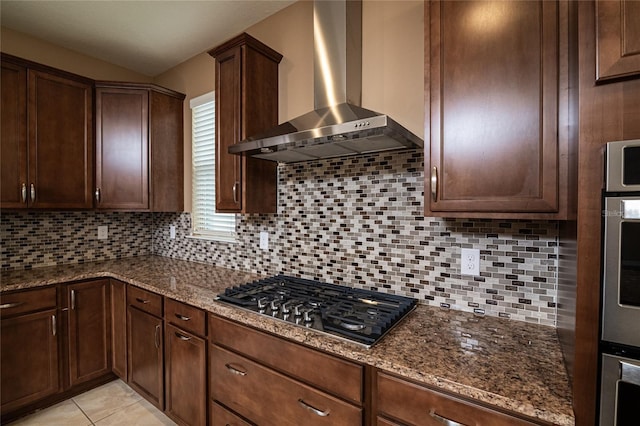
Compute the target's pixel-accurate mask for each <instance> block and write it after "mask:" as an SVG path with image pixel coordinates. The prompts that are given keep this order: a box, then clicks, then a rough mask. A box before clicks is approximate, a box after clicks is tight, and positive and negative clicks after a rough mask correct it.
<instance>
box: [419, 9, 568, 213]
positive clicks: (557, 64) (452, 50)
mask: <svg viewBox="0 0 640 426" xmlns="http://www.w3.org/2000/svg"><path fill="white" fill-rule="evenodd" d="M568 8H569V6H568V5H566V4H565V3H564V2H561V3H557V2H551V1H518V2H502V1H483V2H477V1H456V2H449V1H442V2H440V1H432V2H430V3H429V4H428V5H425V23H427V25H426V26H425V49H426V52H425V75H426V78H427V79H426V80H425V81H426V82H427V84H426V92H427V93H426V98H425V99H426V102H427V108H426V110H427V111H430V116H429V113H427V116H428V117H429V120H428V121H427V131H426V132H425V133H426V134H427V135H430V139H431V143H430V145H429V144H426V145H425V215H426V216H443V217H487V218H492V217H494V218H497V217H500V218H530V219H535V218H539V219H543V218H544V219H566V218H568V217H569V215H570V214H571V210H572V207H571V200H572V197H571V194H570V188H571V182H572V179H574V177H575V173H572V170H573V169H575V164H574V161H575V158H574V154H575V152H574V151H573V150H572V149H573V148H572V146H573V144H572V140H571V137H570V134H569V133H568V132H567V130H566V128H567V127H568V125H567V122H568V119H569V118H568V111H569V107H568V106H569V103H570V102H571V101H572V98H571V97H570V95H569V92H568V86H569V84H568V81H569V73H570V71H569V70H570V68H571V66H570V63H569V55H568V52H569V49H568V46H569V36H568V33H569V30H568V28H569V26H568V16H569V10H568ZM561 120H562V125H560V124H559V122H560V121H561Z"/></svg>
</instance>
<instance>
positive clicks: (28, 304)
mask: <svg viewBox="0 0 640 426" xmlns="http://www.w3.org/2000/svg"><path fill="white" fill-rule="evenodd" d="M55 307H56V287H55V286H53V287H46V288H39V289H35V290H27V291H21V292H18V293H9V294H7V293H2V294H0V317H2V318H5V317H11V316H15V315H20V314H24V313H27V312H37V311H42V310H44V309H51V308H55Z"/></svg>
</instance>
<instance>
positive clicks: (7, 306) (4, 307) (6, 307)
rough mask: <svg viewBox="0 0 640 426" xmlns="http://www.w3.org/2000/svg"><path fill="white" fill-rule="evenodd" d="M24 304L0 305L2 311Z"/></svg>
mask: <svg viewBox="0 0 640 426" xmlns="http://www.w3.org/2000/svg"><path fill="white" fill-rule="evenodd" d="M22 304H24V302H13V303H3V304H2V305H0V309H11V308H15V307H17V306H20V305H22Z"/></svg>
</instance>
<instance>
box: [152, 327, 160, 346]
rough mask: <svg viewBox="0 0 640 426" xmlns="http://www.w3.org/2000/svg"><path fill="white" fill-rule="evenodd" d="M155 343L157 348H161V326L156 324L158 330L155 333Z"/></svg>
mask: <svg viewBox="0 0 640 426" xmlns="http://www.w3.org/2000/svg"><path fill="white" fill-rule="evenodd" d="M153 343H154V344H155V346H156V348H157V349H160V326H159V325H156V331H155V333H154V334H153Z"/></svg>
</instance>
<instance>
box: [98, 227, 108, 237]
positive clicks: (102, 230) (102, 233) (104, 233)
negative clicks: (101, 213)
mask: <svg viewBox="0 0 640 426" xmlns="http://www.w3.org/2000/svg"><path fill="white" fill-rule="evenodd" d="M107 238H109V227H108V226H107V225H103V226H98V239H99V240H106V239H107Z"/></svg>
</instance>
